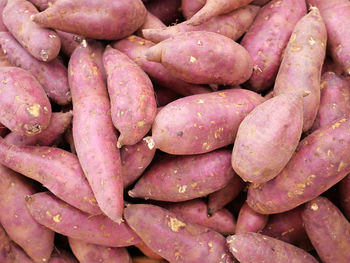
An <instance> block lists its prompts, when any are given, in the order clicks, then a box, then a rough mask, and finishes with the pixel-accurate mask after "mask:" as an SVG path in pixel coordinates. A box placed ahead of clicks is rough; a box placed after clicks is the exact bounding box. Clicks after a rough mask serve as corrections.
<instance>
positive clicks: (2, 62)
mask: <svg viewBox="0 0 350 263" xmlns="http://www.w3.org/2000/svg"><path fill="white" fill-rule="evenodd" d="M0 33H1V32H0ZM0 67H1V68H2V67H13V65H12V64H11V62H10V61H9V60H8V59H7V57H6V54H5V53H4V51H3V50H2V48H0Z"/></svg>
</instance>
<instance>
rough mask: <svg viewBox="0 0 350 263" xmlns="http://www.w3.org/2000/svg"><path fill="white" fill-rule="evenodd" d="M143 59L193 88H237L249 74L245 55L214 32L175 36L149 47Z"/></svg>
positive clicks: (248, 61)
mask: <svg viewBox="0 0 350 263" xmlns="http://www.w3.org/2000/svg"><path fill="white" fill-rule="evenodd" d="M146 57H147V59H148V60H149V61H153V62H159V63H161V64H162V65H163V66H164V67H165V68H166V69H167V70H169V72H170V73H171V74H173V75H174V76H175V77H177V78H179V79H182V80H184V81H186V82H190V83H195V84H223V85H236V84H241V83H243V82H245V81H247V80H248V79H249V77H250V76H251V74H252V71H253V64H252V61H251V58H250V55H249V53H248V52H247V51H246V50H245V49H244V48H243V47H242V46H241V45H239V44H237V43H236V42H234V41H233V40H232V39H229V38H228V37H225V36H223V35H220V34H217V33H214V32H206V31H192V32H184V33H180V34H177V35H175V36H174V37H172V38H169V39H166V40H164V41H162V42H160V43H158V44H157V45H155V46H153V47H151V48H150V49H149V50H148V51H147V53H146Z"/></svg>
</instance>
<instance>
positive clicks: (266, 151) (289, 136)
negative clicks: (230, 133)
mask: <svg viewBox="0 0 350 263" xmlns="http://www.w3.org/2000/svg"><path fill="white" fill-rule="evenodd" d="M302 128H303V97H302V94H294V93H286V94H281V95H278V96H276V97H273V98H272V99H269V100H267V101H265V102H264V103H262V104H260V105H258V106H257V107H256V108H255V109H254V110H253V111H251V112H250V113H249V114H248V115H247V117H246V118H244V120H243V121H242V123H241V124H240V126H239V128H238V132H237V137H236V140H235V143H234V146H233V152H232V167H233V169H234V170H235V172H236V173H237V174H238V175H239V176H240V177H241V178H242V179H243V180H244V181H248V182H253V183H264V182H267V181H269V180H271V179H272V178H274V177H275V176H276V175H277V174H279V173H280V172H281V171H282V169H283V168H284V167H285V166H286V164H287V163H288V161H289V160H290V158H291V157H292V155H293V153H294V151H295V149H296V148H297V146H298V144H299V141H300V137H301V132H302ZM269 157H270V158H269Z"/></svg>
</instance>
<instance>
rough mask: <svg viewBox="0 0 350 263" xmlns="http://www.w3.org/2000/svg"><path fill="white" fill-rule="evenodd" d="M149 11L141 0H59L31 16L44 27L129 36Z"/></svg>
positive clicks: (96, 35) (109, 36)
mask: <svg viewBox="0 0 350 263" xmlns="http://www.w3.org/2000/svg"><path fill="white" fill-rule="evenodd" d="M82 6H84V8H81V7H82ZM146 13H147V11H146V8H145V6H144V5H143V3H142V2H141V0H114V1H110V0H100V1H98V2H96V1H86V0H75V1H69V0H68V1H67V0H57V1H56V2H55V3H54V4H53V5H51V6H50V7H49V8H47V9H46V10H45V11H43V12H41V13H38V14H35V15H33V17H32V20H33V21H34V22H36V23H38V24H39V25H40V26H42V27H49V28H54V29H58V30H61V31H65V32H68V33H74V34H78V35H82V36H85V37H89V38H95V39H106V40H115V39H120V38H124V37H126V36H129V35H130V34H132V33H133V32H134V31H136V30H137V29H138V28H139V27H140V26H142V24H143V23H144V21H145V19H146Z"/></svg>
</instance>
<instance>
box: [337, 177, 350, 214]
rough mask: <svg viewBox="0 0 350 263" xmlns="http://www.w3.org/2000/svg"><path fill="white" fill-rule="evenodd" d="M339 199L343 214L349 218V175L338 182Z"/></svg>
mask: <svg viewBox="0 0 350 263" xmlns="http://www.w3.org/2000/svg"><path fill="white" fill-rule="evenodd" d="M339 200H340V204H341V207H342V211H343V213H344V215H345V216H346V217H347V218H348V219H349V220H350V176H349V175H347V176H346V177H345V178H344V179H343V180H341V182H340V183H339Z"/></svg>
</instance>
